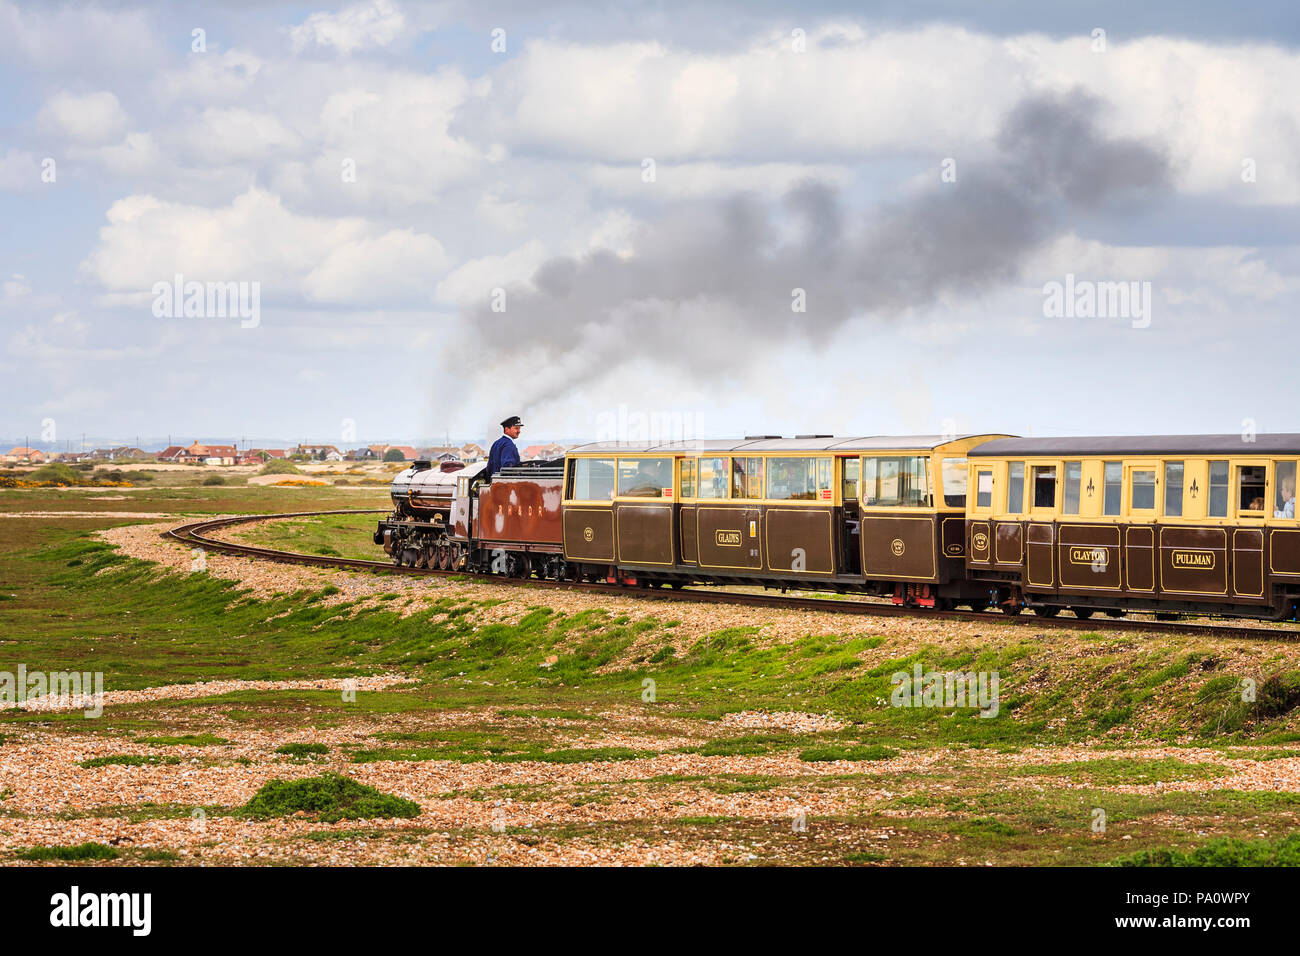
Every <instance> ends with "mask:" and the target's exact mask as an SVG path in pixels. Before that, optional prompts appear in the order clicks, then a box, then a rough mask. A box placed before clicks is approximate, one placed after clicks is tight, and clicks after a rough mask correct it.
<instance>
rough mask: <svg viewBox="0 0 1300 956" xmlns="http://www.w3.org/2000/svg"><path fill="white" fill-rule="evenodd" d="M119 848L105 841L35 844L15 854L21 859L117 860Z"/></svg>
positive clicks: (66, 860) (67, 860)
mask: <svg viewBox="0 0 1300 956" xmlns="http://www.w3.org/2000/svg"><path fill="white" fill-rule="evenodd" d="M120 855H121V854H119V853H118V852H117V850H115V849H113V848H112V847H111V846H107V845H106V844H103V843H78V844H77V845H76V846H33V847H29V848H27V849H26V850H19V851H18V852H17V853H16V854H15V856H17V858H18V859H20V860H61V861H65V862H70V861H76V860H115V859H117V857H118V856H120Z"/></svg>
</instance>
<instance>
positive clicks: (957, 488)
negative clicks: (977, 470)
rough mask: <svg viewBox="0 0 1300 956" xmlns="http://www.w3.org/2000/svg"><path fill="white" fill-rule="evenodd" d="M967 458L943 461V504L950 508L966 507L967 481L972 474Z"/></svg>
mask: <svg viewBox="0 0 1300 956" xmlns="http://www.w3.org/2000/svg"><path fill="white" fill-rule="evenodd" d="M966 464H967V462H966V459H965V458H945V459H944V460H943V503H944V504H945V505H947V506H948V507H949V508H965V507H966V481H967V478H968V475H969V474H970V472H969V471H968V470H967V467H966Z"/></svg>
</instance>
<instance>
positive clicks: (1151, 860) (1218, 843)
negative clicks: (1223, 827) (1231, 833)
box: [1113, 833, 1300, 866]
mask: <svg viewBox="0 0 1300 956" xmlns="http://www.w3.org/2000/svg"><path fill="white" fill-rule="evenodd" d="M1113 865H1114V866H1300V834H1295V833H1293V834H1291V835H1290V836H1286V837H1282V838H1281V839H1278V840H1241V839H1235V838H1231V837H1227V838H1222V839H1218V840H1211V841H1210V842H1209V843H1206V844H1205V845H1204V846H1201V847H1197V848H1196V849H1195V850H1191V851H1186V850H1177V849H1173V848H1171V847H1161V848H1158V849H1154V850H1141V851H1139V852H1137V853H1130V854H1128V855H1127V856H1122V857H1120V858H1119V859H1118V860H1115V862H1114V864H1113Z"/></svg>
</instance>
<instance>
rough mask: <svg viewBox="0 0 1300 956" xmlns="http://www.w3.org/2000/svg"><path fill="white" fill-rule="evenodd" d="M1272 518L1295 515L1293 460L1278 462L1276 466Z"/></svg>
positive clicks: (1292, 516)
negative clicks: (1275, 490)
mask: <svg viewBox="0 0 1300 956" xmlns="http://www.w3.org/2000/svg"><path fill="white" fill-rule="evenodd" d="M1273 517H1274V518H1294V517H1295V462H1293V461H1284V462H1278V466H1277V503H1276V506H1275V507H1274V509H1273Z"/></svg>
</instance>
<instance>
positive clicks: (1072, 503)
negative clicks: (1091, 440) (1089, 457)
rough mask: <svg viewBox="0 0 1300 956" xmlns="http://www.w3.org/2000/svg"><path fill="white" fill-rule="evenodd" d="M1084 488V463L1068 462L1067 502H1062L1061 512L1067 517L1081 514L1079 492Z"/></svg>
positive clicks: (1066, 470) (1066, 473)
mask: <svg viewBox="0 0 1300 956" xmlns="http://www.w3.org/2000/svg"><path fill="white" fill-rule="evenodd" d="M1082 486H1083V462H1081V461H1067V462H1066V463H1065V500H1064V501H1063V502H1061V512H1062V513H1063V514H1067V515H1077V514H1078V513H1079V492H1080V489H1081V487H1082Z"/></svg>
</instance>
